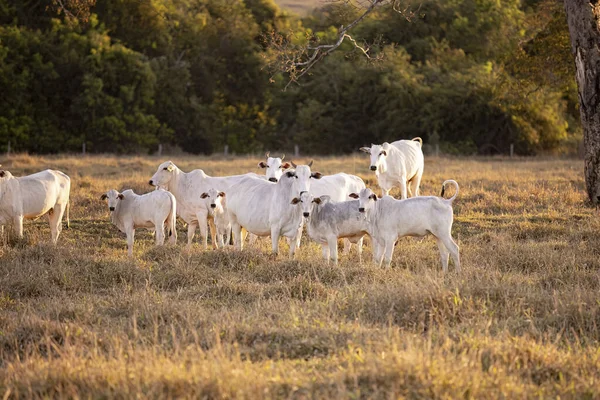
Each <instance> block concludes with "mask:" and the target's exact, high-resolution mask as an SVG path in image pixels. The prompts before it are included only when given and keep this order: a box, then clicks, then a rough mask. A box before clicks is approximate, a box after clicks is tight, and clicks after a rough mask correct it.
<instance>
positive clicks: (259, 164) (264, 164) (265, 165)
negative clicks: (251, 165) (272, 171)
mask: <svg viewBox="0 0 600 400" xmlns="http://www.w3.org/2000/svg"><path fill="white" fill-rule="evenodd" d="M258 168H267V163H265V162H264V161H261V162H259V163H258Z"/></svg>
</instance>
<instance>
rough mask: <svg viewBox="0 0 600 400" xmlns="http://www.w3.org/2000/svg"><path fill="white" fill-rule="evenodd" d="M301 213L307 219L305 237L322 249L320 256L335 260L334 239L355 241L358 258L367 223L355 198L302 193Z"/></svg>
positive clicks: (335, 244)
mask: <svg viewBox="0 0 600 400" xmlns="http://www.w3.org/2000/svg"><path fill="white" fill-rule="evenodd" d="M300 201H301V202H302V211H303V216H304V217H305V218H308V219H307V226H306V228H307V232H308V236H309V237H310V238H311V239H312V240H314V241H315V242H317V243H320V244H321V246H322V249H323V258H325V259H326V260H327V261H328V262H329V258H330V256H331V260H333V262H334V263H335V264H337V263H338V251H337V241H338V239H339V238H345V239H348V240H349V241H350V242H352V243H357V244H358V257H359V260H360V261H362V242H363V236H364V235H365V233H367V230H368V226H369V224H368V223H367V220H366V218H365V215H364V213H360V212H359V211H358V203H359V202H358V200H350V201H342V202H332V201H331V198H330V197H329V196H321V197H313V196H312V195H310V194H309V193H306V192H305V193H302V195H301V196H300Z"/></svg>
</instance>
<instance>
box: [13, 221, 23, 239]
mask: <svg viewBox="0 0 600 400" xmlns="http://www.w3.org/2000/svg"><path fill="white" fill-rule="evenodd" d="M13 229H14V230H15V233H16V234H17V237H18V238H19V239H23V216H22V215H17V216H16V217H14V218H13Z"/></svg>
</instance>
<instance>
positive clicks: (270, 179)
mask: <svg viewBox="0 0 600 400" xmlns="http://www.w3.org/2000/svg"><path fill="white" fill-rule="evenodd" d="M269 182H275V183H277V178H269Z"/></svg>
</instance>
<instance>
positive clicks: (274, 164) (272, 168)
mask: <svg viewBox="0 0 600 400" xmlns="http://www.w3.org/2000/svg"><path fill="white" fill-rule="evenodd" d="M265 157H266V159H267V161H266V162H265V161H261V162H259V163H258V167H259V168H264V169H265V176H266V179H267V180H269V181H271V182H277V181H278V180H279V178H281V175H283V173H284V172H285V170H287V169H289V168H290V163H287V162H286V163H284V162H283V159H284V158H285V154H284V155H282V156H281V158H279V157H269V152H268V151H267V152H266V154H265Z"/></svg>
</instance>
